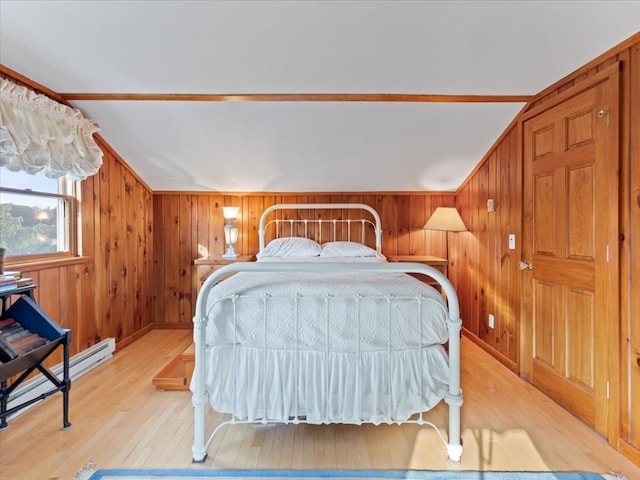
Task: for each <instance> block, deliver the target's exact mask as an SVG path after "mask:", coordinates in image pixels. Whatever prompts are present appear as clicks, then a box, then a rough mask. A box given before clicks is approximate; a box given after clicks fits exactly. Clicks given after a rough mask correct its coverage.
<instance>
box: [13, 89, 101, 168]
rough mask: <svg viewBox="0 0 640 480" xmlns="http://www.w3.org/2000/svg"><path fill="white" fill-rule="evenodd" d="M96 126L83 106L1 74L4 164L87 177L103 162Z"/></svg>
mask: <svg viewBox="0 0 640 480" xmlns="http://www.w3.org/2000/svg"><path fill="white" fill-rule="evenodd" d="M97 131H98V125H96V124H95V123H94V122H93V121H91V120H88V119H86V118H84V117H83V115H82V113H81V112H80V111H78V110H74V109H73V108H70V107H68V106H66V105H63V104H61V103H58V102H56V101H54V100H52V99H50V98H49V97H47V96H45V95H41V94H38V93H36V92H35V91H33V90H31V89H29V88H25V87H23V86H21V85H18V84H16V83H13V82H12V81H10V80H8V79H5V78H0V166H4V167H6V168H8V169H9V170H12V171H20V170H22V171H25V172H28V173H32V174H33V173H39V172H40V173H43V174H44V175H46V176H47V177H50V178H59V177H62V176H65V175H66V176H67V178H70V179H72V180H84V179H85V178H87V177H89V176H91V175H94V174H95V173H97V172H98V169H99V168H100V166H101V165H102V150H100V148H99V147H98V145H97V144H96V142H95V140H94V138H93V134H94V133H95V132H97Z"/></svg>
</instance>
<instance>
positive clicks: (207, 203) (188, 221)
mask: <svg viewBox="0 0 640 480" xmlns="http://www.w3.org/2000/svg"><path fill="white" fill-rule="evenodd" d="M431 197H432V195H430V194H419V193H412V194H403V195H397V194H379V195H374V194H364V195H363V194H358V193H353V194H350V193H346V194H324V193H313V194H286V195H282V196H276V195H260V194H251V195H242V194H237V195H225V196H221V195H219V194H205V193H198V194H193V195H187V194H184V193H175V194H172V193H166V192H164V193H162V194H156V195H155V196H154V202H153V215H154V236H153V238H154V243H153V248H154V253H155V255H154V258H155V262H154V271H153V279H154V282H153V285H154V291H155V292H156V294H155V295H154V301H153V312H154V315H153V322H154V324H155V325H156V326H158V327H170V326H182V327H189V326H190V325H191V320H192V316H193V311H192V310H193V308H194V305H195V299H196V292H197V282H196V281H194V275H195V274H194V271H195V269H194V268H193V267H192V264H193V260H194V259H196V258H198V257H199V253H198V244H205V246H207V248H208V250H209V252H210V253H213V254H221V253H223V252H224V249H223V248H222V247H223V244H224V241H223V237H224V235H223V227H224V219H223V216H222V206H223V205H224V206H227V205H236V206H239V207H240V208H241V210H240V218H239V219H238V221H237V222H236V224H237V225H238V227H239V228H240V234H239V238H240V239H242V240H239V244H238V248H237V249H236V250H238V252H239V253H241V254H255V253H257V251H258V233H257V232H258V222H259V217H260V215H261V214H262V211H263V210H264V209H265V208H267V207H268V206H270V205H273V204H274V203H344V202H358V203H365V204H367V205H371V206H372V207H374V208H376V209H377V211H378V213H379V214H380V216H381V219H382V226H383V253H385V254H387V255H395V254H397V253H396V252H398V251H402V252H403V254H405V253H406V254H409V253H412V254H415V255H436V256H437V255H439V254H440V255H443V254H444V243H443V240H441V241H440V242H439V243H436V244H437V245H438V247H437V248H436V250H435V251H434V250H433V249H428V248H427V245H432V244H431V243H429V244H428V243H427V242H425V240H424V239H425V237H426V232H425V231H424V230H423V229H422V227H423V226H424V223H425V222H426V219H427V218H428V217H429V216H430V215H431V213H432V206H434V207H433V208H435V205H446V206H454V205H455V195H454V194H453V193H451V194H438V195H435V196H433V197H434V198H436V200H435V201H433V200H432V198H431ZM415 212H417V214H416V215H415V216H414V215H413V213H415ZM281 215H282V218H290V217H291V216H292V215H295V216H296V218H322V219H326V220H328V221H329V222H328V223H327V225H326V226H325V227H323V232H322V241H328V240H329V239H330V235H332V229H333V225H332V224H331V222H330V220H331V219H333V218H347V217H350V218H360V212H359V211H347V210H345V211H341V212H338V213H335V212H331V211H330V210H326V209H318V210H310V211H308V212H304V211H301V212H295V213H294V212H293V211H292V212H287V211H284V212H282V213H281ZM300 228H301V229H303V228H304V227H300ZM354 228H356V229H357V230H358V232H357V233H354V235H355V238H358V239H359V236H360V226H355V227H354ZM287 231H288V227H287ZM212 232H213V233H212ZM267 233H269V231H268V232H267ZM436 233H440V232H436ZM401 236H403V237H406V238H405V240H398V239H399V238H400V237H401ZM443 238H444V237H443ZM367 243H368V244H369V245H371V246H373V245H374V244H375V239H374V237H373V233H368V236H367ZM212 245H213V246H212Z"/></svg>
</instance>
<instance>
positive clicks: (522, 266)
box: [518, 261, 533, 270]
mask: <svg viewBox="0 0 640 480" xmlns="http://www.w3.org/2000/svg"><path fill="white" fill-rule="evenodd" d="M518 266H519V267H520V270H533V264H532V263H531V262H525V261H522V262H520V263H519V264H518Z"/></svg>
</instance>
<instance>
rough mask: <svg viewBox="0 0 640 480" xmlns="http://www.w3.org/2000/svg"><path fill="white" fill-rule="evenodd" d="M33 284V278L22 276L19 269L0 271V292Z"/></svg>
mask: <svg viewBox="0 0 640 480" xmlns="http://www.w3.org/2000/svg"><path fill="white" fill-rule="evenodd" d="M32 284H33V279H31V278H28V277H23V276H22V273H21V272H19V271H15V270H14V271H5V272H2V273H0V293H7V292H10V291H11V290H15V289H16V288H20V287H26V286H28V285H32Z"/></svg>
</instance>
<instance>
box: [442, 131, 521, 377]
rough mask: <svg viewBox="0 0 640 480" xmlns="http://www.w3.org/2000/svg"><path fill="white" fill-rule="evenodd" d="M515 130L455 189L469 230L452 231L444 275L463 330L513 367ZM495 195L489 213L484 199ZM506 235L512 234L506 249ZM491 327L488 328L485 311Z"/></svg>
mask: <svg viewBox="0 0 640 480" xmlns="http://www.w3.org/2000/svg"><path fill="white" fill-rule="evenodd" d="M518 132H519V130H518V129H517V128H516V127H511V128H510V129H509V130H508V131H507V132H506V134H505V135H503V137H502V140H501V141H500V142H499V144H498V145H497V146H496V147H495V148H494V149H493V151H492V152H491V153H490V154H489V155H488V156H487V157H486V158H485V160H484V161H483V162H482V164H481V165H480V167H479V168H477V169H476V171H475V174H474V175H473V176H471V177H470V179H469V180H468V181H467V182H466V183H465V185H464V186H463V187H462V188H460V189H459V191H458V194H457V203H456V206H457V207H458V209H459V211H460V215H461V216H462V219H463V220H464V221H465V224H466V225H467V228H468V229H469V232H465V233H460V234H456V236H455V238H456V242H455V244H453V245H452V250H453V253H452V255H451V256H452V260H451V264H450V266H449V271H450V276H451V279H452V281H453V282H454V284H455V285H456V288H457V289H458V292H459V296H460V312H461V318H462V321H463V328H464V330H465V331H466V332H467V333H468V334H470V335H471V338H472V339H474V340H476V341H477V342H478V343H481V344H482V345H483V346H485V347H486V348H488V349H489V350H490V351H491V352H492V353H493V354H494V355H495V356H496V357H497V358H499V359H500V360H501V361H502V362H503V363H504V364H505V365H506V366H508V367H509V368H511V369H512V370H514V371H515V372H517V371H518V365H519V359H518V355H519V351H520V349H519V342H520V334H519V329H518V311H519V308H520V304H519V297H520V271H519V269H518V263H519V261H520V250H521V248H520V243H521V242H520V241H521V232H522V224H521V222H522V218H521V217H522V168H521V161H520V154H519V152H518V145H519V142H518ZM489 199H493V200H495V211H494V212H489V211H488V208H487V201H488V200H489ZM509 234H515V235H516V249H515V250H510V249H509V244H508V239H509ZM490 314H491V315H493V316H494V328H489V323H488V318H489V315H490Z"/></svg>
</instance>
